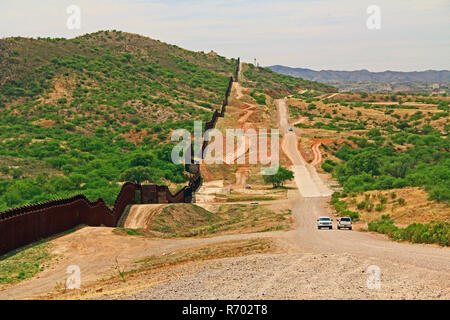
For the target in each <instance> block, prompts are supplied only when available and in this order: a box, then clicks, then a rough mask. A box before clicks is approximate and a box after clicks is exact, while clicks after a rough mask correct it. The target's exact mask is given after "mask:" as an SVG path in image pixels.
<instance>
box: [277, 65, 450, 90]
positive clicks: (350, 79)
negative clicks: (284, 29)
mask: <svg viewBox="0 0 450 320" xmlns="http://www.w3.org/2000/svg"><path fill="white" fill-rule="evenodd" d="M269 68H270V69H271V70H273V71H275V72H277V73H280V74H284V75H290V76H294V77H300V78H303V79H308V80H313V81H320V82H323V83H327V84H330V85H334V86H337V87H338V88H339V89H340V90H342V91H367V92H395V91H413V92H432V91H436V90H437V91H444V92H446V91H448V89H449V84H450V71H448V70H440V71H436V70H426V71H413V72H398V71H384V72H370V71H368V70H356V71H334V70H320V71H315V70H311V69H306V68H290V67H285V66H280V65H276V66H271V67H269ZM435 84H440V85H439V86H436V85H435Z"/></svg>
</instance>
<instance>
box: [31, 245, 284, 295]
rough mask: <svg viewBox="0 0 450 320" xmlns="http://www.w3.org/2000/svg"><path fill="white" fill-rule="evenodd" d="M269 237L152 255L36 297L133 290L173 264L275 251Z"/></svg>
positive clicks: (163, 277)
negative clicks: (78, 285)
mask: <svg viewBox="0 0 450 320" xmlns="http://www.w3.org/2000/svg"><path fill="white" fill-rule="evenodd" d="M277 250H278V249H277V247H276V246H275V244H274V242H273V240H272V239H251V240H235V241H226V242H219V243H213V244H207V245H201V246H195V247H191V248H187V249H181V250H176V251H173V252H169V253H167V254H162V255H152V256H149V257H147V258H144V259H141V260H138V261H135V262H134V263H133V264H132V265H129V266H118V267H119V268H121V269H122V270H124V271H123V272H121V274H118V273H115V274H114V275H112V276H111V277H110V278H108V279H102V280H100V281H96V282H93V283H91V284H88V285H84V286H83V287H82V289H80V290H66V291H59V292H58V291H57V290H55V292H53V293H49V294H47V295H45V296H42V297H40V299H51V300H54V299H96V298H100V297H102V296H108V295H117V294H124V293H131V292H136V291H138V290H139V289H143V288H148V287H151V286H153V285H156V284H158V283H161V282H165V281H168V280H170V279H171V277H173V275H171V272H170V271H171V270H172V269H173V268H175V267H177V266H180V265H184V264H188V263H193V262H202V261H207V260H214V259H222V258H229V257H238V256H247V255H253V254H262V253H268V252H276V251H277Z"/></svg>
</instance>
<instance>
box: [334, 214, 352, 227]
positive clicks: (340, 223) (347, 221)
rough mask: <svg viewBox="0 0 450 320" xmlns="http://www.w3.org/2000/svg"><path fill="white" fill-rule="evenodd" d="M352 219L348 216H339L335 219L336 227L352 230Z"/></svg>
mask: <svg viewBox="0 0 450 320" xmlns="http://www.w3.org/2000/svg"><path fill="white" fill-rule="evenodd" d="M352 224H353V222H352V219H351V218H350V217H340V218H339V219H338V220H337V228H338V229H339V230H341V229H342V228H347V229H349V230H352Z"/></svg>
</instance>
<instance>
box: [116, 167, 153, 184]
mask: <svg viewBox="0 0 450 320" xmlns="http://www.w3.org/2000/svg"><path fill="white" fill-rule="evenodd" d="M120 178H121V179H122V180H123V181H131V182H134V183H141V182H143V181H146V180H152V172H151V170H150V169H149V168H146V167H142V166H139V167H133V168H130V169H128V170H126V171H124V172H123V173H122V174H121V175H120Z"/></svg>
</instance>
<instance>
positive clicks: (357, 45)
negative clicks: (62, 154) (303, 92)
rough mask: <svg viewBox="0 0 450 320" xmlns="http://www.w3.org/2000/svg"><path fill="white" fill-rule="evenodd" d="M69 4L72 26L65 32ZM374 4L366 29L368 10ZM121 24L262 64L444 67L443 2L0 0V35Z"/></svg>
mask: <svg viewBox="0 0 450 320" xmlns="http://www.w3.org/2000/svg"><path fill="white" fill-rule="evenodd" d="M70 5H77V6H78V7H79V8H80V21H81V23H80V29H69V28H68V27H67V20H68V19H69V17H70V16H71V14H69V13H67V8H68V7H69V6H70ZM371 5H376V6H378V7H379V9H380V15H379V17H380V20H379V21H380V28H379V29H369V28H368V27H367V23H366V22H367V20H368V19H369V18H370V17H371V15H372V12H371V13H369V14H368V13H367V8H368V7H369V6H371ZM113 29H115V30H121V31H125V32H131V33H137V34H141V35H144V36H148V37H150V38H153V39H158V40H161V41H163V42H167V43H171V44H176V45H178V46H180V47H183V48H186V49H189V50H194V51H205V52H209V51H211V50H214V51H215V52H217V53H219V54H220V55H223V56H226V57H228V58H231V57H241V59H243V60H244V61H247V62H254V59H256V61H257V62H258V63H259V64H260V65H262V66H269V65H275V64H280V65H286V66H290V67H302V68H310V69H314V70H328V69H329V70H360V69H368V70H370V71H385V70H395V71H422V70H428V69H434V70H443V69H446V70H449V69H450V58H449V57H450V0H370V1H366V0H297V1H294V0H279V1H271V0H229V1H226V0H190V1H178V0H160V1H158V0H126V1H125V0H95V1H94V0H90V1H89V0H39V1H36V0H1V1H0V38H5V37H10V36H24V37H34V38H37V37H39V36H40V37H65V38H73V37H76V36H79V35H82V34H86V33H91V32H95V31H98V30H113Z"/></svg>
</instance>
